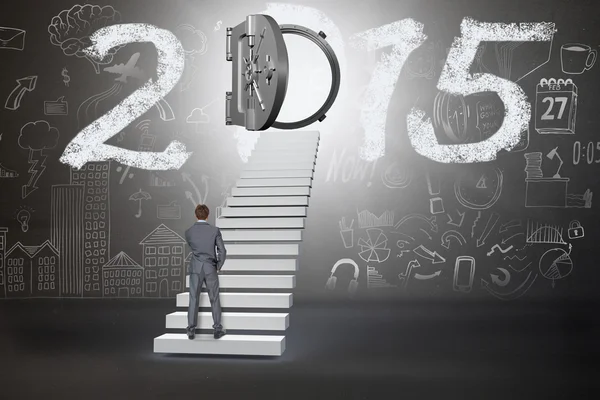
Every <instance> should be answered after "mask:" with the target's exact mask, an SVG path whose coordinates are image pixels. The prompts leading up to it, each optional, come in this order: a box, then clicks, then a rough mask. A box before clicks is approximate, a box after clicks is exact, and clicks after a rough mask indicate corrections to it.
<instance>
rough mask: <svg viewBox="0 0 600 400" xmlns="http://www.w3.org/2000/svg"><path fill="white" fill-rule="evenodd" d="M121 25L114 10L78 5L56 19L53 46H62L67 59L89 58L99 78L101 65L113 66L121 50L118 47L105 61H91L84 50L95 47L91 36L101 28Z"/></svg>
mask: <svg viewBox="0 0 600 400" xmlns="http://www.w3.org/2000/svg"><path fill="white" fill-rule="evenodd" d="M119 22H121V14H120V13H119V12H118V11H116V10H115V9H114V8H112V7H111V6H104V7H100V6H96V5H91V4H86V5H83V6H81V5H79V4H77V5H74V6H73V7H71V8H70V9H68V10H63V11H61V12H60V13H59V14H58V15H56V16H54V17H52V21H51V22H50V25H49V26H48V32H49V33H50V42H51V43H52V44H53V45H55V46H59V47H60V48H61V49H62V51H63V53H64V54H65V55H67V56H73V55H74V56H76V57H79V58H85V59H86V60H88V61H89V62H90V63H92V65H93V66H94V70H95V71H96V73H97V74H99V73H100V65H104V64H109V63H111V62H112V60H113V56H114V55H115V53H116V52H117V51H118V50H119V48H120V47H121V46H118V47H115V48H113V49H111V50H110V51H109V53H108V54H107V55H106V57H104V58H103V59H102V60H96V59H92V58H91V57H89V55H88V54H86V53H85V52H84V51H83V49H85V48H86V47H89V46H91V45H92V41H91V40H90V36H91V35H92V33H94V32H95V31H97V30H98V29H100V28H103V27H105V26H108V25H112V24H117V23H119Z"/></svg>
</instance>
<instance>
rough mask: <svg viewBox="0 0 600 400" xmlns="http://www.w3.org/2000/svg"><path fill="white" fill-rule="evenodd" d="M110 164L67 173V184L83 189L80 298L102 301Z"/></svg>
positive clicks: (107, 249)
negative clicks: (82, 258)
mask: <svg viewBox="0 0 600 400" xmlns="http://www.w3.org/2000/svg"><path fill="white" fill-rule="evenodd" d="M109 176H110V161H102V162H88V163H87V164H85V165H84V166H83V167H81V168H80V169H71V183H72V184H75V185H83V187H84V193H83V196H84V199H83V207H84V209H83V213H84V214H83V215H84V217H83V221H84V238H83V243H84V253H83V254H84V261H83V292H82V296H83V297H102V287H101V283H102V282H101V281H100V274H101V268H102V266H103V265H104V264H106V263H107V262H108V256H109V254H110V197H109V191H108V189H109Z"/></svg>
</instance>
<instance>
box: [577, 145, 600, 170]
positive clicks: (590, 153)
mask: <svg viewBox="0 0 600 400" xmlns="http://www.w3.org/2000/svg"><path fill="white" fill-rule="evenodd" d="M594 150H598V153H597V154H598V156H600V142H596V146H595V147H594V142H589V143H588V144H587V146H585V145H584V146H583V151H582V150H581V142H579V141H577V142H575V143H573V165H577V164H579V161H582V163H583V162H585V161H587V163H588V164H594V163H596V164H598V163H600V159H597V160H594ZM582 153H583V154H582ZM581 158H583V160H581Z"/></svg>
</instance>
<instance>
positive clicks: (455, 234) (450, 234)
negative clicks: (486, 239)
mask: <svg viewBox="0 0 600 400" xmlns="http://www.w3.org/2000/svg"><path fill="white" fill-rule="evenodd" d="M450 238H454V239H456V240H457V241H458V244H460V245H461V246H463V245H465V244H466V243H467V239H465V237H464V236H463V235H462V233H460V232H459V231H455V230H449V231H446V232H444V234H443V235H442V246H444V247H445V248H446V249H450Z"/></svg>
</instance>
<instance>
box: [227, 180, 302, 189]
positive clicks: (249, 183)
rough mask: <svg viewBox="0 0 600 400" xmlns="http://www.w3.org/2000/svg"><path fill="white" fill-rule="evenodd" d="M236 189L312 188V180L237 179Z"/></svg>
mask: <svg viewBox="0 0 600 400" xmlns="http://www.w3.org/2000/svg"><path fill="white" fill-rule="evenodd" d="M235 186H236V187H239V188H241V187H286V186H308V187H311V186H312V178H270V179H267V178H265V179H238V180H237V181H236V183H235Z"/></svg>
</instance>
